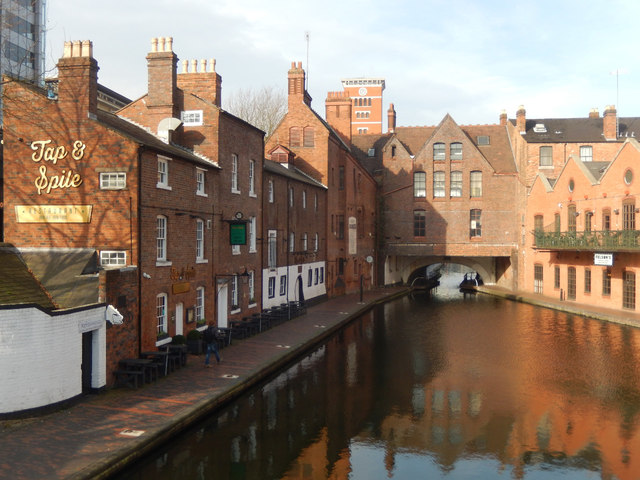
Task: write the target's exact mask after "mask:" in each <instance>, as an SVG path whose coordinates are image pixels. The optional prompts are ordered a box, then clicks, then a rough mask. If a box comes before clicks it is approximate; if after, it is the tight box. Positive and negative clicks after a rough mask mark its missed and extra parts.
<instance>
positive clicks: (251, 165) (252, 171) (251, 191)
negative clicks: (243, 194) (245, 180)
mask: <svg viewBox="0 0 640 480" xmlns="http://www.w3.org/2000/svg"><path fill="white" fill-rule="evenodd" d="M255 170H256V162H255V160H249V195H250V196H252V197H255V196H256V177H255Z"/></svg>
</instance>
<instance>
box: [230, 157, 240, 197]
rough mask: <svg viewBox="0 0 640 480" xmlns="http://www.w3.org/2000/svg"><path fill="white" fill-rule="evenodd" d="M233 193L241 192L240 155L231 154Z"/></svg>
mask: <svg viewBox="0 0 640 480" xmlns="http://www.w3.org/2000/svg"><path fill="white" fill-rule="evenodd" d="M231 193H240V190H239V189H238V155H236V154H235V153H232V154H231Z"/></svg>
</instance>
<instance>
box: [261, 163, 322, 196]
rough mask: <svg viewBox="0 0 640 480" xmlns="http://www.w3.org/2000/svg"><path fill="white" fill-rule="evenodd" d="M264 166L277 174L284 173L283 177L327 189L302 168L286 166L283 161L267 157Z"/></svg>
mask: <svg viewBox="0 0 640 480" xmlns="http://www.w3.org/2000/svg"><path fill="white" fill-rule="evenodd" d="M263 168H264V171H265V172H269V173H273V174H275V175H282V176H283V177H287V178H290V179H292V180H296V181H298V182H302V183H306V184H308V185H313V186H314V187H319V188H324V189H325V190H326V189H327V187H326V186H325V185H323V184H322V183H320V182H318V181H316V180H314V179H313V178H311V177H310V176H309V175H307V174H306V173H304V172H303V171H302V170H298V169H297V168H295V167H293V166H288V167H285V166H284V165H282V164H281V163H278V162H274V161H273V160H267V159H266V158H265V160H264V167H263Z"/></svg>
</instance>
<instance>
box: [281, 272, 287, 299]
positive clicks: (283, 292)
mask: <svg viewBox="0 0 640 480" xmlns="http://www.w3.org/2000/svg"><path fill="white" fill-rule="evenodd" d="M286 294H287V277H286V276H285V275H282V276H280V296H281V297H282V296H284V295H286Z"/></svg>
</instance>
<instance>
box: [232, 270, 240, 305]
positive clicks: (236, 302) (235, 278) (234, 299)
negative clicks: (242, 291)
mask: <svg viewBox="0 0 640 480" xmlns="http://www.w3.org/2000/svg"><path fill="white" fill-rule="evenodd" d="M239 297H240V295H239V292H238V275H234V276H233V277H231V308H232V309H233V310H237V309H238V308H239V307H240V298H239Z"/></svg>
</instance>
